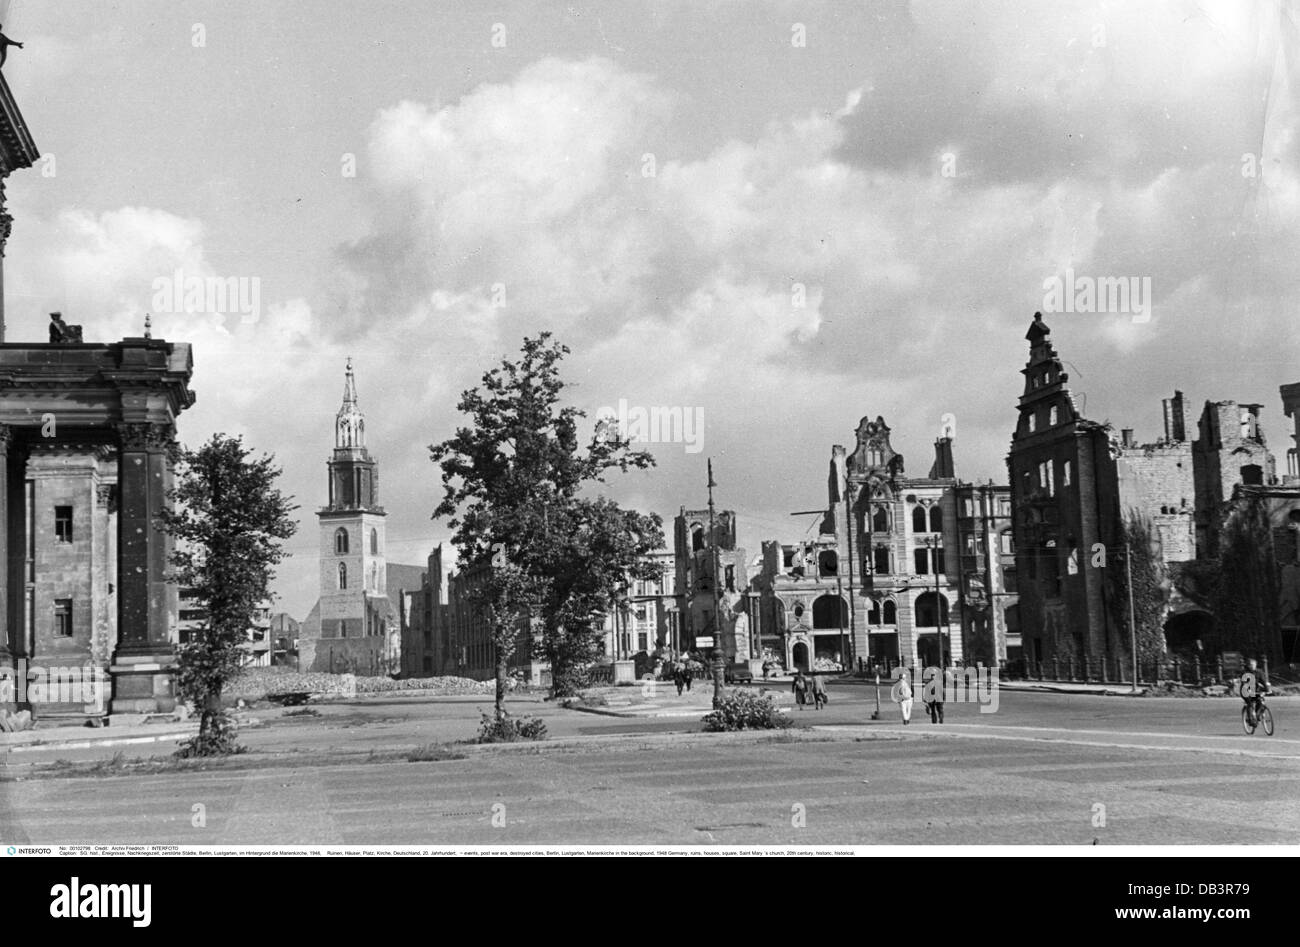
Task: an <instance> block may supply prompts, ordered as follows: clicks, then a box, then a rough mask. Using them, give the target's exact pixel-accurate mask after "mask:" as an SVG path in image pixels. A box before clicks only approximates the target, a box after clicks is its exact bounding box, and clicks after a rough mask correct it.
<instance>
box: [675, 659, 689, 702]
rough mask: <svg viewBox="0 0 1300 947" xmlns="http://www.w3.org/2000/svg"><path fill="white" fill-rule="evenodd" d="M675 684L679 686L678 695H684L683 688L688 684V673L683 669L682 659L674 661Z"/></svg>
mask: <svg viewBox="0 0 1300 947" xmlns="http://www.w3.org/2000/svg"><path fill="white" fill-rule="evenodd" d="M673 684H674V685H675V686H676V687H677V696H678V697H681V696H682V688H684V687H685V686H686V674H685V672H684V671H683V670H682V663H681V662H680V661H677V662H674V663H673Z"/></svg>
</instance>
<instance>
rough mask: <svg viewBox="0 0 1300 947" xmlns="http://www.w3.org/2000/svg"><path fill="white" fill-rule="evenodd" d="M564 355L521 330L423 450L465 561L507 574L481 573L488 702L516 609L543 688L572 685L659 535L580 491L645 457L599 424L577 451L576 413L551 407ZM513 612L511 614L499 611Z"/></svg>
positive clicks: (512, 637) (508, 650) (649, 521)
mask: <svg viewBox="0 0 1300 947" xmlns="http://www.w3.org/2000/svg"><path fill="white" fill-rule="evenodd" d="M568 352H569V350H568V348H567V347H566V346H563V345H560V344H559V343H557V342H553V341H552V340H551V336H550V333H545V332H544V333H542V334H541V335H539V336H538V337H537V338H533V339H528V338H526V339H525V340H524V343H523V348H522V356H521V358H520V359H519V360H518V361H510V360H509V359H503V360H502V362H501V364H500V365H499V366H498V367H496V368H493V369H491V370H490V371H488V372H486V373H485V374H484V375H483V378H482V382H481V385H480V387H478V388H473V389H470V390H468V391H466V392H464V393H463V394H462V395H461V399H460V402H459V403H458V405H457V407H458V409H459V410H460V411H461V412H462V413H463V414H465V415H466V420H467V424H466V425H465V426H462V427H460V428H458V429H457V430H456V433H455V434H454V435H453V436H452V437H450V438H448V439H447V440H445V441H443V442H442V443H439V444H435V445H432V446H431V447H430V448H429V450H430V455H431V458H432V460H433V461H434V463H437V464H439V465H440V466H441V468H442V483H443V488H444V496H443V500H442V502H441V503H440V504H439V505H438V507H437V509H436V510H435V511H434V517H435V518H438V517H446V518H447V519H448V523H449V525H450V526H451V528H452V530H453V531H454V534H453V540H452V541H453V543H454V544H455V545H456V547H457V548H458V549H459V551H460V556H461V561H462V563H463V564H464V566H465V567H466V568H467V569H469V570H471V572H473V571H475V570H483V569H488V570H492V571H494V572H501V571H502V570H508V571H510V572H513V573H516V574H515V575H514V576H513V577H512V578H509V579H507V578H506V577H505V576H502V577H501V578H498V579H494V580H491V582H490V583H489V584H488V587H487V590H486V591H485V593H484V596H485V597H484V598H482V599H481V600H482V601H485V602H487V601H490V602H492V603H493V604H492V610H491V611H490V612H487V611H485V613H484V617H485V619H486V618H489V617H491V619H492V620H491V622H490V627H491V634H492V636H493V644H494V645H495V646H496V660H497V666H496V675H497V695H498V700H497V710H498V716H500V715H501V713H503V708H502V706H501V704H502V698H503V695H504V690H505V676H506V673H507V670H508V664H509V658H510V656H511V655H512V654H513V651H514V649H515V648H516V647H518V644H519V639H520V634H521V632H520V628H519V622H520V621H523V620H524V619H523V615H525V614H528V615H531V614H532V613H533V612H534V611H536V612H538V613H539V615H538V617H539V618H540V620H541V624H542V641H541V644H540V646H539V651H540V653H541V654H544V655H545V656H546V657H547V658H548V659H549V660H550V661H551V672H552V689H553V691H554V693H556V694H557V695H564V694H566V693H569V692H571V684H570V682H571V681H572V680H573V678H574V677H575V675H576V674H577V673H579V671H580V670H581V669H582V668H584V667H585V666H586V664H587V663H589V662H590V661H591V660H593V659H594V657H595V654H596V653H597V651H598V649H599V635H600V632H599V623H600V622H601V621H603V618H604V615H605V613H606V612H607V610H608V609H609V608H610V607H611V605H612V603H614V602H617V601H618V600H619V597H620V595H621V594H626V586H627V582H628V581H629V573H631V574H632V577H638V576H640V575H641V574H642V573H644V574H647V575H648V573H649V568H650V566H649V563H642V562H640V561H639V557H642V556H644V554H645V553H646V552H648V551H649V550H650V549H653V548H655V547H657V546H658V545H659V544H661V543H662V541H663V536H662V523H661V521H660V520H659V518H658V517H657V516H654V515H650V516H645V515H642V514H640V513H636V512H633V511H627V510H621V509H620V508H619V507H618V506H617V504H615V503H613V502H612V501H610V500H607V499H603V498H597V499H590V498H585V497H583V496H582V491H583V490H584V489H585V488H588V487H591V486H593V485H594V484H597V483H601V482H604V479H605V476H606V475H607V474H608V473H609V472H610V471H613V470H618V471H620V472H624V473H625V472H627V471H628V470H629V469H632V468H638V469H644V468H647V467H650V466H653V464H654V459H653V457H651V455H650V454H648V453H646V452H644V451H633V450H632V449H631V446H630V443H629V442H628V441H627V440H626V439H625V438H623V437H622V436H621V433H618V432H611V431H610V430H609V429H608V427H605V428H602V429H600V430H598V431H597V433H596V434H595V435H594V436H593V437H592V440H591V442H590V443H589V444H588V445H587V447H586V448H585V449H583V450H579V447H578V435H577V422H578V420H579V419H580V418H583V417H585V413H584V412H583V411H581V410H579V409H577V408H574V407H571V406H568V407H562V406H561V405H560V397H561V395H562V393H563V390H564V382H563V381H562V380H561V378H560V375H559V368H558V366H559V363H560V361H561V360H562V359H563V358H564V356H565V355H567V354H568ZM512 611H515V612H517V613H518V614H519V615H520V619H519V620H518V621H515V622H511V621H509V620H508V617H507V616H508V615H509V614H510V613H511V612H512Z"/></svg>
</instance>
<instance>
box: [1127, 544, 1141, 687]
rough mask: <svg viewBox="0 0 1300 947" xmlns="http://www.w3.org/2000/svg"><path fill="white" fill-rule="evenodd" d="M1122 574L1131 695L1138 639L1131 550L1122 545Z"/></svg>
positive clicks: (1134, 684) (1135, 685) (1136, 677)
mask: <svg viewBox="0 0 1300 947" xmlns="http://www.w3.org/2000/svg"><path fill="white" fill-rule="evenodd" d="M1124 574H1125V576H1126V577H1127V579H1128V582H1127V583H1126V584H1127V585H1128V640H1129V650H1130V651H1132V652H1133V693H1134V694H1136V693H1137V692H1138V639H1137V609H1136V607H1135V606H1134V604H1133V549H1132V547H1131V546H1130V545H1129V544H1128V543H1127V542H1125V543H1124Z"/></svg>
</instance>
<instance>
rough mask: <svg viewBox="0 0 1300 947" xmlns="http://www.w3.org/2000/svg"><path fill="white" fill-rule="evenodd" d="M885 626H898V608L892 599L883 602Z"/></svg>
mask: <svg viewBox="0 0 1300 947" xmlns="http://www.w3.org/2000/svg"><path fill="white" fill-rule="evenodd" d="M884 623H885V624H886V625H897V624H898V606H897V605H896V604H895V603H894V601H893V599H890V600H888V601H886V602H885V622H884Z"/></svg>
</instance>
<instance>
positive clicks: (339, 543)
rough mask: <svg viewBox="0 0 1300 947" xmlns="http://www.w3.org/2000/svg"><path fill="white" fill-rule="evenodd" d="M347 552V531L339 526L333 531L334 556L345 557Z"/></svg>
mask: <svg viewBox="0 0 1300 947" xmlns="http://www.w3.org/2000/svg"><path fill="white" fill-rule="evenodd" d="M347 551H348V531H347V530H346V529H344V528H343V527H342V526H340V527H339V528H338V529H336V530H334V554H335V555H338V556H343V555H347Z"/></svg>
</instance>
